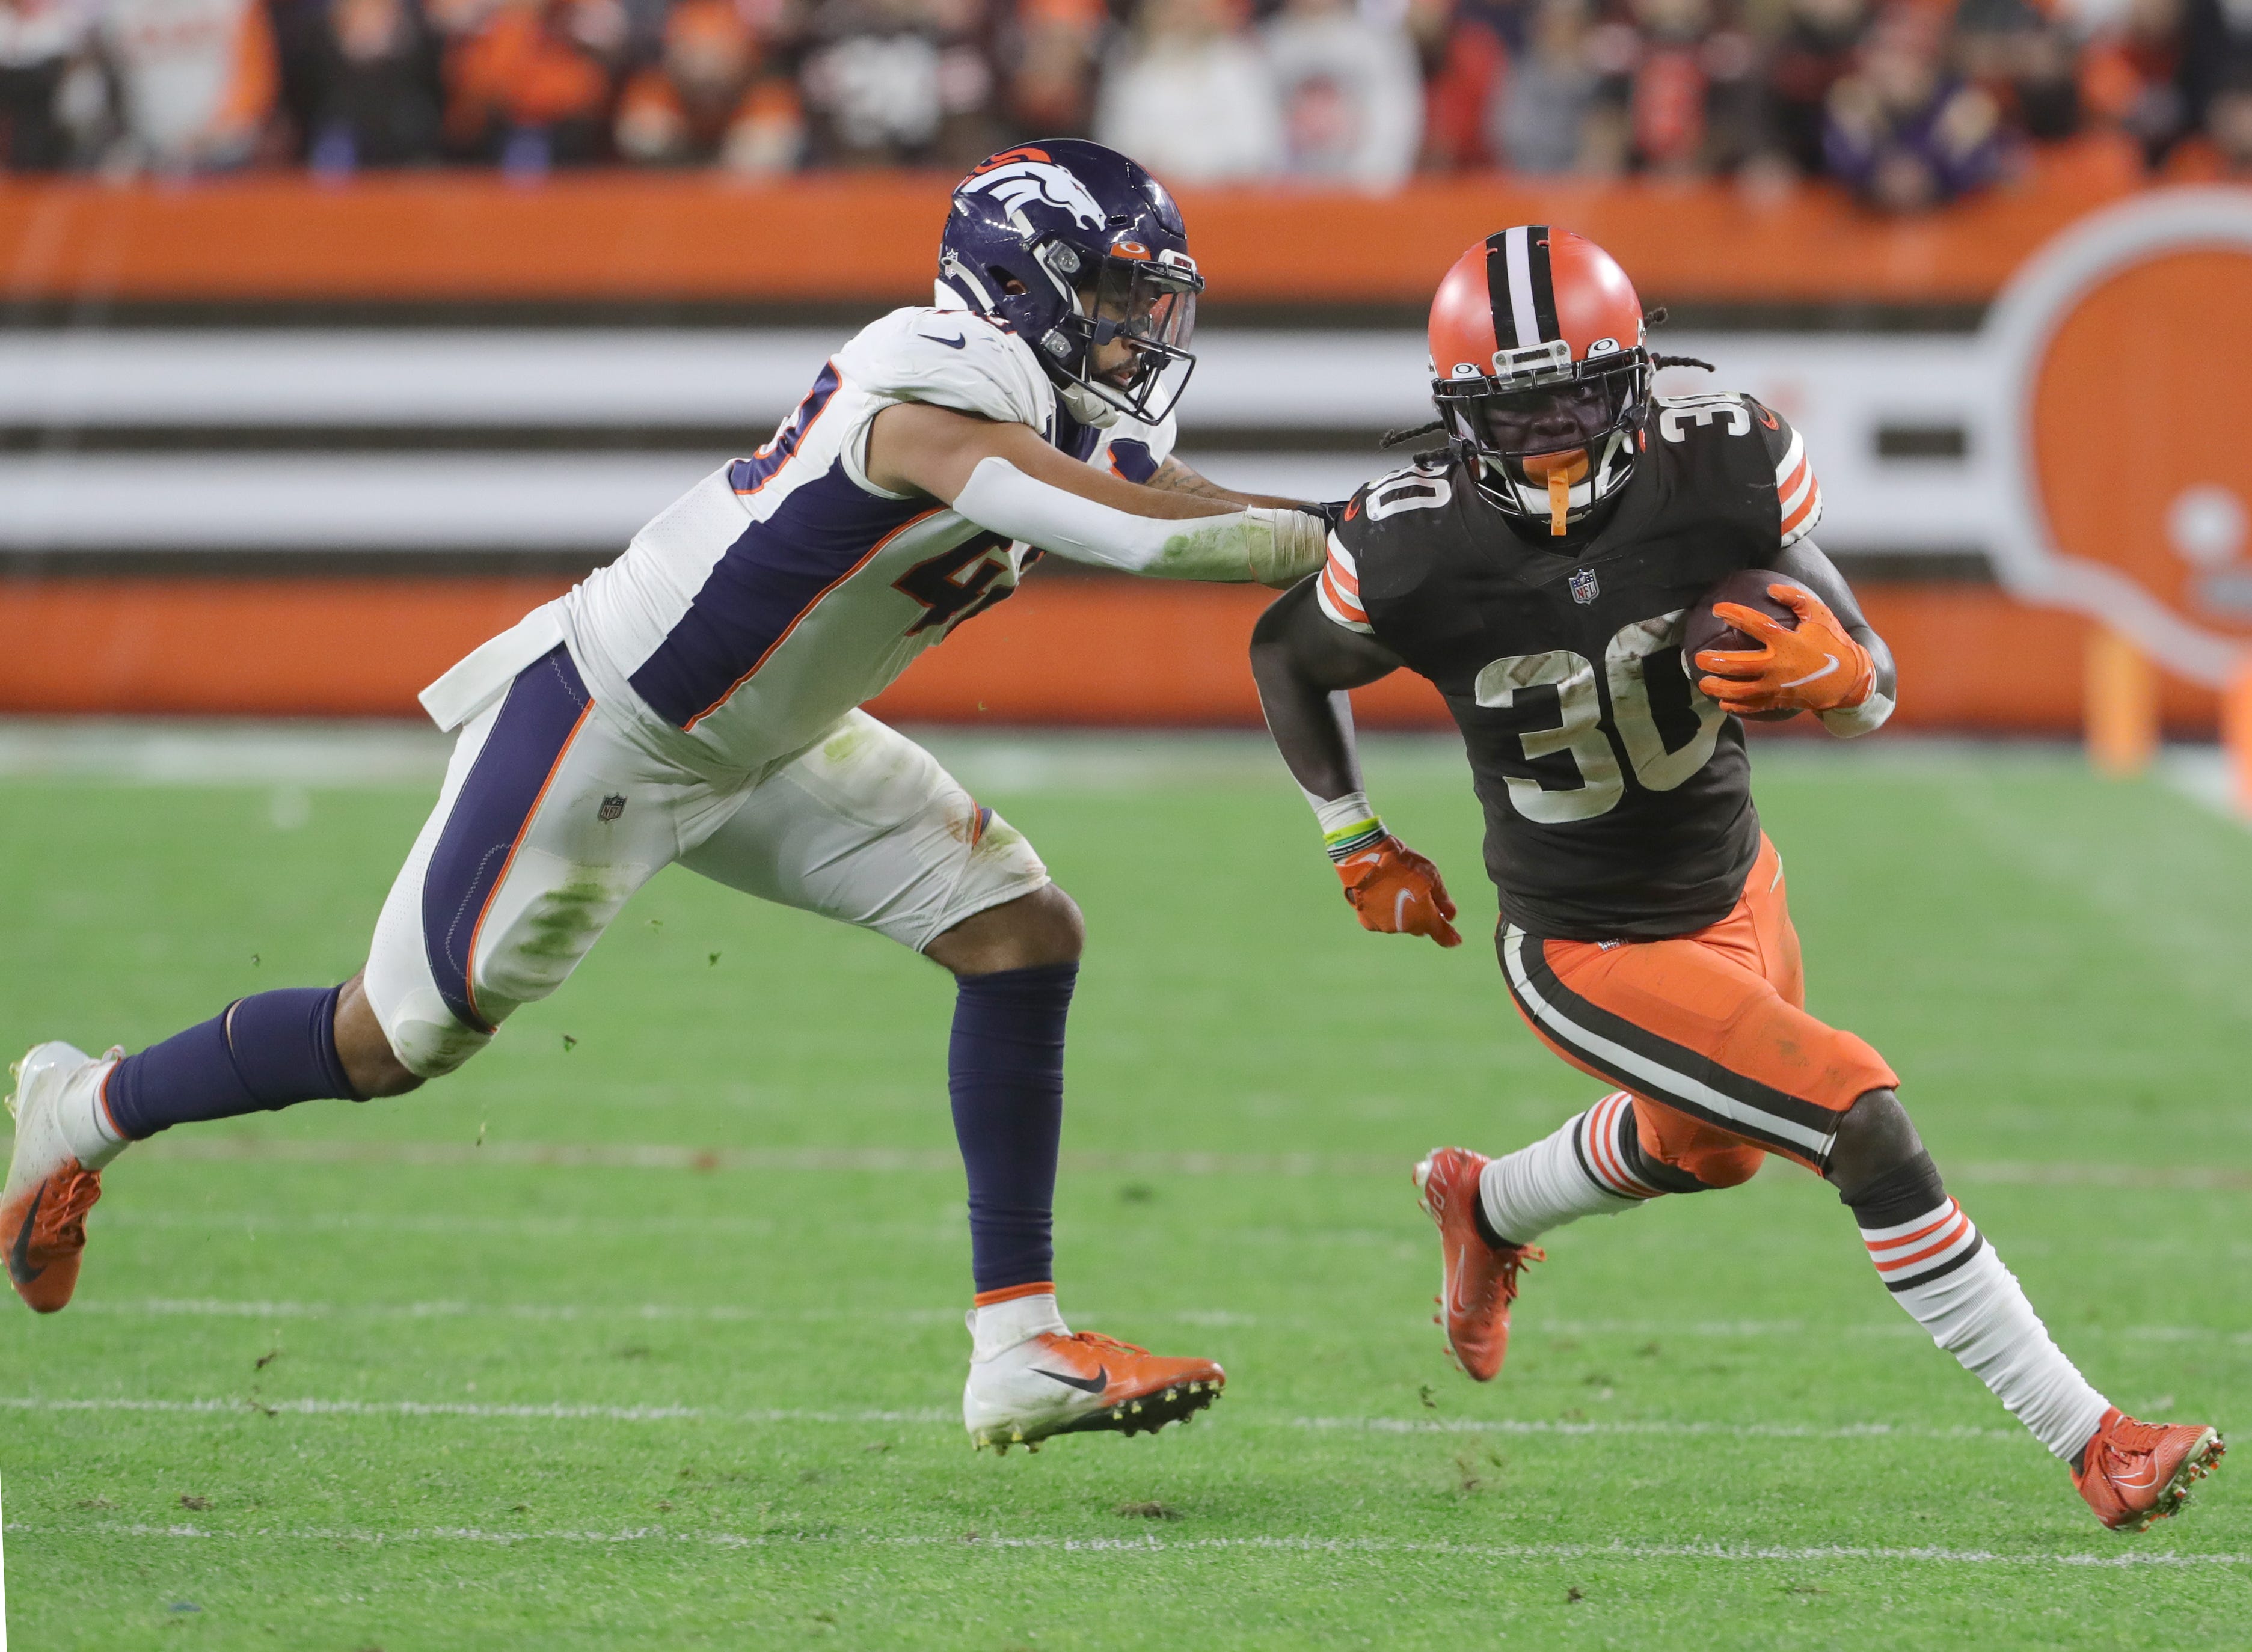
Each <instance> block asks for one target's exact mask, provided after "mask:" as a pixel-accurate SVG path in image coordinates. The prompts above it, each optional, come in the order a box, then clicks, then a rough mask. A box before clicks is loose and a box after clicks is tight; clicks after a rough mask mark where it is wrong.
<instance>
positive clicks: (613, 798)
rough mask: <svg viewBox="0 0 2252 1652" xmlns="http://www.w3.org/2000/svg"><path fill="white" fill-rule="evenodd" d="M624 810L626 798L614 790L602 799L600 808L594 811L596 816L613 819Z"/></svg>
mask: <svg viewBox="0 0 2252 1652" xmlns="http://www.w3.org/2000/svg"><path fill="white" fill-rule="evenodd" d="M625 812H626V800H625V799H624V798H623V797H622V796H620V795H618V794H617V793H615V792H613V793H611V794H610V795H608V797H605V798H604V799H602V806H601V808H600V809H596V810H595V811H594V813H595V815H596V816H597V817H598V818H600V819H602V820H615V819H616V818H617V817H618V816H621V815H622V814H624V813H625Z"/></svg>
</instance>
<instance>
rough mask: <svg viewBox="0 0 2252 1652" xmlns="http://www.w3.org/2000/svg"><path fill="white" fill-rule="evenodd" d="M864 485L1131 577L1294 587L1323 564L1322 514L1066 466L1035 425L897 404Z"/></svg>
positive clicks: (877, 437) (876, 424)
mask: <svg viewBox="0 0 2252 1652" xmlns="http://www.w3.org/2000/svg"><path fill="white" fill-rule="evenodd" d="M864 468H865V472H866V475H867V477H868V480H869V481H870V482H873V483H875V485H876V486H878V487H879V488H882V489H886V490H888V491H890V492H893V493H921V494H927V495H928V496H930V497H931V498H934V499H936V500H939V501H941V502H942V503H946V504H949V505H952V506H953V507H954V508H955V509H956V510H958V511H960V512H961V513H962V514H963V516H965V517H969V518H970V521H972V522H974V523H976V524H977V525H978V526H979V527H981V528H988V529H990V530H991V531H993V532H995V533H1005V534H1007V535H1008V536H1009V537H1010V538H1012V539H1021V540H1023V541H1024V542H1025V544H1026V545H1038V546H1039V548H1040V549H1041V550H1043V551H1051V552H1054V553H1055V554H1056V555H1058V556H1062V557H1068V558H1070V559H1072V560H1073V561H1074V562H1091V563H1094V564H1095V565H1096V566H1101V567H1107V568H1117V569H1121V570H1123V571H1124V572H1126V573H1146V574H1152V575H1155V576H1157V577H1158V578H1161V579H1174V580H1237V581H1243V580H1257V581H1258V582H1260V583H1261V584H1262V585H1270V586H1277V587H1282V586H1289V585H1291V584H1295V583H1296V581H1297V580H1301V579H1303V578H1304V577H1305V576H1306V575H1307V574H1309V573H1312V572H1313V571H1314V570H1315V569H1316V568H1317V567H1319V566H1321V562H1322V554H1323V535H1324V524H1323V523H1322V521H1321V519H1320V518H1319V517H1311V516H1306V515H1303V514H1301V513H1300V512H1298V511H1296V510H1275V509H1271V508H1268V507H1265V506H1255V507H1250V508H1248V509H1247V508H1244V507H1241V506H1239V505H1236V504H1234V503H1229V502H1227V501H1224V500H1217V499H1206V498H1201V497H1199V496H1194V495H1192V494H1185V493H1176V492H1166V491H1163V490H1161V489H1156V488H1150V487H1144V486H1143V485H1142V484H1141V483H1139V482H1128V481H1126V480H1124V479H1123V477H1119V476H1115V475H1104V474H1103V473H1102V472H1101V471H1099V470H1096V469H1095V468H1094V467H1092V466H1090V465H1084V464H1081V463H1079V462H1077V461H1076V460H1073V459H1069V458H1067V457H1065V456H1064V455H1062V454H1060V453H1059V452H1057V451H1056V450H1055V448H1052V447H1050V446H1049V445H1048V444H1047V443H1046V441H1042V440H1041V438H1040V435H1039V432H1037V431H1035V430H1034V429H1033V428H1032V427H1031V426H1029V425H1020V424H1004V423H1001V422H998V421H997V420H990V419H980V418H977V417H974V416H973V415H971V414H969V413H956V412H954V411H953V410H952V409H951V408H947V407H935V406H930V405H929V404H928V403H925V402H901V403H900V404H898V405H897V406H891V407H886V408H885V409H884V411H883V412H881V413H878V414H877V415H876V417H875V419H874V420H873V422H872V424H871V425H870V426H869V429H868V449H867V455H866V459H865V466H864Z"/></svg>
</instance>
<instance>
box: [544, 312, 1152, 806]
mask: <svg viewBox="0 0 2252 1652" xmlns="http://www.w3.org/2000/svg"><path fill="white" fill-rule="evenodd" d="M902 401H927V402H931V403H934V404H935V405H937V406H943V407H952V408H955V409H957V410H958V411H960V412H963V413H977V414H980V415H982V416H984V417H985V418H988V419H992V420H1000V421H1003V422H1007V423H1012V424H1024V425H1030V426H1031V427H1032V428H1033V429H1035V430H1037V431H1039V433H1040V434H1041V435H1042V436H1044V437H1045V438H1046V439H1047V440H1048V441H1052V442H1053V443H1054V444H1055V445H1056V446H1057V447H1058V448H1060V449H1061V450H1062V451H1064V452H1066V453H1069V454H1072V455H1074V456H1076V457H1079V458H1081V459H1084V460H1085V461H1086V462H1088V463H1089V464H1092V465H1096V466H1099V467H1102V468H1105V469H1110V470H1112V471H1114V472H1115V473H1116V474H1117V475H1122V476H1123V477H1125V478H1126V479H1127V480H1129V481H1132V482H1142V481H1146V480H1147V479H1148V478H1149V476H1150V475H1151V474H1152V473H1153V472H1154V471H1155V470H1156V469H1157V467H1158V466H1159V465H1160V464H1162V463H1163V462H1164V460H1165V458H1166V456H1167V455H1169V454H1170V453H1171V449H1172V445H1173V437H1174V427H1173V420H1172V418H1171V414H1170V413H1169V414H1168V415H1167V416H1166V418H1165V420H1164V422H1163V423H1162V424H1159V425H1156V426H1150V425H1144V424H1141V423H1139V422H1137V421H1136V420H1132V419H1128V418H1121V419H1120V420H1118V422H1117V423H1116V424H1115V425H1113V426H1112V427H1110V428H1109V429H1107V430H1096V429H1093V428H1089V427H1084V426H1081V425H1080V424H1078V423H1077V422H1076V421H1074V420H1073V419H1072V418H1071V417H1070V415H1069V414H1068V413H1065V412H1063V411H1062V410H1060V408H1059V407H1058V406H1057V402H1056V396H1055V392H1054V388H1053V385H1050V383H1049V381H1048V378H1047V375H1046V373H1044V372H1042V371H1040V365H1039V361H1038V360H1037V359H1035V358H1034V357H1033V355H1032V349H1031V347H1030V346H1029V345H1027V344H1025V342H1024V341H1023V340H1022V339H1021V338H1018V337H1017V336H1016V335H1015V334H1014V333H1013V332H1011V331H1010V330H1008V329H1007V328H1006V327H1004V326H1003V325H1002V324H1000V323H997V322H994V321H990V320H987V319H986V318H984V317H983V316H977V315H976V314H974V313H972V312H970V311H968V310H963V309H929V308H924V307H921V306H917V307H914V308H910V309H896V310H893V312H892V313H891V314H890V315H888V316H885V317H883V318H882V319H881V320H879V321H877V322H874V323H871V324H870V325H869V326H868V327H866V328H865V330H862V331H861V333H860V334H859V335H858V337H855V338H854V339H853V340H852V341H851V343H850V344H847V345H846V346H845V348H844V349H843V350H841V351H838V353H837V354H836V356H835V357H832V358H831V361H830V363H829V364H828V365H827V366H826V367H825V368H824V369H823V370H822V372H821V374H820V376H819V377H818V378H816V379H815V380H814V383H813V388H812V389H811V390H810V391H809V392H807V393H806V397H805V399H804V400H803V401H802V402H800V403H799V404H798V406H797V409H796V412H794V413H791V414H790V416H789V418H788V419H785V420H783V421H782V427H781V428H780V429H778V430H777V431H775V435H774V439H773V440H772V441H769V442H768V443H767V445H766V446H765V447H763V448H760V449H759V450H758V451H757V452H756V453H754V454H753V455H751V456H750V457H749V458H747V459H738V460H735V461H734V462H732V463H730V464H727V465H725V466H723V467H721V468H720V469H718V470H716V471H714V472H712V475H709V476H706V477H705V479H704V480H703V481H702V482H699V483H697V485H696V486H695V487H693V488H692V489H689V490H688V491H687V492H686V493H685V494H683V495H682V496H680V498H679V499H678V500H676V501H675V502H674V503H673V504H672V505H671V507H670V508H669V509H667V510H665V511H664V513H663V514H662V515H661V516H659V517H657V519H656V520H655V521H654V522H651V523H650V524H649V525H648V526H647V527H645V528H643V530H642V531H640V532H639V533H637V534H636V535H635V536H634V538H633V542H632V544H631V545H629V546H628V547H627V550H626V553H625V555H624V556H622V557H621V558H620V559H618V560H617V561H615V562H614V563H612V564H610V565H609V566H608V567H605V568H601V569H599V570H597V571H596V572H595V573H593V574H592V575H590V576H589V577H588V578H587V580H586V581H585V582H584V583H583V584H581V585H580V586H578V587H575V588H574V589H573V590H572V591H571V592H570V593H568V594H566V596H564V597H563V598H562V599H561V600H560V602H559V603H558V605H557V611H558V617H559V618H560V620H561V621H562V625H563V630H564V635H565V637H566V640H567V641H568V642H569V643H570V645H571V651H572V654H573V656H574V657H575V658H576V659H577V660H578V663H579V665H580V670H581V671H582V673H583V674H584V675H585V677H586V679H587V685H588V686H589V687H590V688H591V689H592V690H593V691H594V698H596V700H597V701H599V702H606V703H607V704H608V705H609V706H610V707H611V708H612V709H613V710H618V709H622V710H624V711H626V712H627V713H628V715H629V718H631V719H632V720H634V721H635V722H636V723H639V724H640V725H643V727H645V728H646V729H647V730H648V731H649V732H650V735H651V736H652V737H653V738H654V739H656V740H657V743H658V744H659V745H660V746H662V748H663V749H664V750H666V751H668V752H670V753H673V754H675V755H677V756H678V757H680V758H681V759H683V760H686V761H689V762H691V763H694V764H696V765H697V766H698V767H712V768H716V769H719V770H726V771H733V772H736V773H746V772H750V771H754V770H757V769H759V768H761V767H764V766H766V765H767V764H768V763H770V762H772V761H773V760H775V759H776V758H779V757H782V756H786V755H788V754H789V753H793V752H796V751H798V750H801V749H803V747H804V746H806V745H807V744H809V743H810V741H812V740H813V739H816V738H817V737H818V736H819V735H820V733H821V732H822V731H823V730H824V729H826V728H828V727H829V726H830V725H831V724H832V723H834V722H835V721H836V720H837V719H838V718H839V717H841V716H843V715H844V714H845V712H846V711H850V710H851V708H852V707H853V706H855V705H859V704H860V703H861V702H862V701H863V700H866V699H870V698H873V697H874V696H875V695H877V694H879V693H880V692H882V691H883V690H884V689H885V688H886V686H888V685H889V684H890V683H891V682H892V680H893V678H895V677H898V676H899V674H900V672H901V671H903V670H906V669H907V666H908V664H909V663H911V662H912V661H913V660H914V657H915V656H916V655H918V654H920V653H921V652H922V651H923V649H927V648H929V647H931V646H932V645H934V644H935V643H937V642H943V641H944V640H945V638H946V637H947V635H949V633H950V632H951V631H952V630H953V629H954V628H955V627H956V626H958V625H960V624H961V623H962V622H963V621H965V620H967V619H969V618H970V617H971V616H972V615H973V614H978V613H981V612H983V611H984V609H986V608H988V607H991V606H992V605H993V604H994V603H996V602H998V601H1000V600H1002V599H1003V598H1004V597H1006V596H1008V595H1010V594H1011V593H1012V592H1014V591H1015V589H1016V587H1017V582H1018V580H1019V579H1021V578H1022V577H1023V575H1024V573H1025V569H1026V567H1027V566H1029V565H1030V564H1031V563H1032V561H1033V560H1034V559H1037V558H1038V556H1039V552H1037V551H1031V550H1028V549H1027V548H1026V547H1025V546H1024V545H1020V544H1015V543H1012V542H1011V541H1008V540H1005V539H1004V538H1001V537H1000V536H999V535H998V534H995V533H992V532H990V531H987V530H985V529H984V528H981V527H979V526H978V525H977V524H975V523H973V522H970V521H969V520H968V519H967V518H965V517H962V516H961V515H959V514H958V513H956V511H954V510H949V509H948V508H946V507H945V506H942V505H940V504H937V503H935V502H933V501H932V500H930V499H928V498H926V497H922V496H908V495H902V494H895V493H888V492H886V491H885V490H884V489H880V488H878V487H876V486H875V485H874V484H873V483H872V482H870V481H869V480H868V477H867V474H866V472H865V469H864V468H863V466H864V463H865V455H866V449H867V437H868V426H869V423H870V421H871V420H873V419H874V418H875V416H876V415H877V414H878V413H880V412H882V411H883V410H884V409H885V408H886V407H888V406H893V404H894V403H898V402H902Z"/></svg>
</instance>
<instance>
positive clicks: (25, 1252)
mask: <svg viewBox="0 0 2252 1652" xmlns="http://www.w3.org/2000/svg"><path fill="white" fill-rule="evenodd" d="M45 1197H47V1184H46V1183H44V1182H42V1183H39V1185H38V1188H37V1189H36V1190H33V1192H32V1194H31V1209H30V1210H28V1211H24V1225H23V1226H21V1227H19V1228H17V1230H16V1242H15V1244H13V1245H12V1246H9V1249H8V1277H9V1278H10V1279H12V1280H14V1281H16V1283H17V1284H18V1285H28V1284H30V1283H31V1281H33V1280H35V1279H37V1278H38V1276H39V1275H40V1274H44V1273H45V1272H46V1271H47V1270H46V1269H45V1268H44V1267H32V1266H31V1229H32V1227H33V1226H34V1225H37V1223H38V1219H39V1201H40V1200H42V1199H44V1198H45Z"/></svg>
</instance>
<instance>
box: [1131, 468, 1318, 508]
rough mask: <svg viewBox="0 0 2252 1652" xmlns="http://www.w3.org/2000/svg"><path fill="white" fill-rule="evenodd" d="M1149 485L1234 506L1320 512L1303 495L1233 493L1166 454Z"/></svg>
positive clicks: (1169, 491) (1166, 491) (1159, 489)
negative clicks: (1294, 496) (1256, 506)
mask: <svg viewBox="0 0 2252 1652" xmlns="http://www.w3.org/2000/svg"><path fill="white" fill-rule="evenodd" d="M1149 485H1150V487H1152V488H1155V489H1157V490H1158V491H1159V492H1161V493H1179V494H1185V495H1187V496H1189V497H1190V498H1192V499H1210V500H1213V501H1215V502H1217V503H1220V504H1224V505H1230V506H1233V507H1234V508H1235V509H1237V510H1243V509H1246V508H1248V507H1249V506H1252V505H1265V506H1267V507H1268V508H1269V509H1271V510H1303V511H1306V512H1308V513H1310V514H1311V515H1314V516H1321V515H1323V514H1324V512H1323V510H1322V508H1321V506H1319V505H1317V504H1313V503H1308V502H1307V501H1305V500H1303V499H1285V498H1282V496H1279V495H1276V494H1271V493H1236V492H1234V490H1232V489H1227V488H1223V487H1221V486H1220V483H1218V482H1214V481H1213V480H1212V478H1211V477H1209V476H1206V475H1199V473H1198V472H1197V471H1195V470H1192V469H1190V468H1189V467H1188V466H1187V465H1185V464H1183V463H1182V462H1180V461H1179V460H1178V459H1175V458H1168V459H1167V460H1166V461H1165V462H1164V463H1163V464H1161V465H1159V466H1158V467H1157V475H1153V476H1151V477H1150V481H1149Z"/></svg>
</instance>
